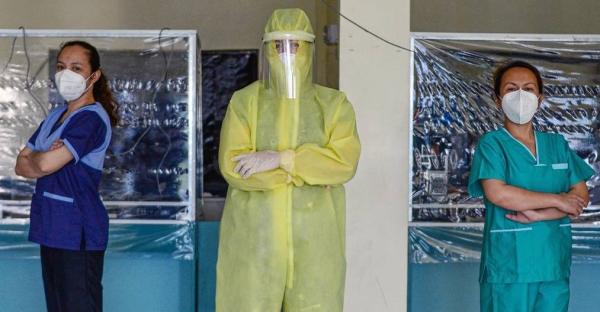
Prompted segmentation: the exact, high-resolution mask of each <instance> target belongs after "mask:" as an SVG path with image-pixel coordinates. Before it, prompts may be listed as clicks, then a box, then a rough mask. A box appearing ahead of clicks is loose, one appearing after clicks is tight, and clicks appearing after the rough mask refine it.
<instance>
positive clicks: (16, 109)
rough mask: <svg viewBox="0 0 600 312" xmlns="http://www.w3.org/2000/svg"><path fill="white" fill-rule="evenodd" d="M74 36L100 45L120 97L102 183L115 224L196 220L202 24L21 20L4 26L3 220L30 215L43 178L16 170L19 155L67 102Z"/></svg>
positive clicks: (0, 91)
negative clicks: (46, 25)
mask: <svg viewBox="0 0 600 312" xmlns="http://www.w3.org/2000/svg"><path fill="white" fill-rule="evenodd" d="M75 39H76V40H84V41H88V42H89V43H91V44H92V45H94V46H96V48H97V49H98V50H99V53H100V58H101V62H102V65H101V69H102V70H103V72H104V73H105V74H106V75H107V77H108V78H109V84H110V87H111V89H112V91H113V94H114V95H115V97H116V99H117V101H119V102H120V108H119V114H120V116H121V118H122V121H121V123H120V124H119V125H118V126H117V128H115V129H114V130H113V140H112V143H111V146H110V147H109V150H108V152H107V158H106V160H105V168H104V175H103V176H104V177H103V181H102V183H101V187H100V192H101V195H102V197H103V200H104V201H105V205H106V207H107V209H108V211H109V215H110V216H111V223H125V224H127V223H158V224H182V223H187V222H191V221H195V220H196V206H197V205H198V203H201V198H198V197H201V194H202V159H201V158H202V139H201V134H202V129H201V127H202V123H201V120H202V118H201V117H202V116H201V114H202V110H201V106H200V105H201V104H200V103H201V100H200V99H201V85H200V83H201V82H200V78H199V77H201V66H200V41H199V38H198V36H197V33H196V31H195V30H168V29H163V30H25V29H19V30H0V46H2V47H4V48H3V49H1V51H0V62H1V63H0V66H2V67H4V69H3V70H2V71H1V72H0V109H1V110H2V111H3V116H2V117H0V129H3V132H4V135H3V136H2V137H0V143H2V145H3V147H2V150H3V153H0V211H1V212H2V214H1V215H2V220H1V221H0V222H2V223H5V224H6V223H17V224H26V223H27V222H28V221H27V220H28V218H27V215H28V206H29V200H30V198H31V194H32V193H33V192H32V191H33V186H34V184H35V183H34V181H33V180H27V179H22V178H20V177H17V176H16V175H15V174H14V169H13V168H14V159H15V158H16V155H17V154H18V152H19V150H20V148H22V147H23V146H25V143H26V142H27V140H28V139H29V136H30V135H31V134H32V133H33V131H34V130H35V128H37V126H38V125H39V123H40V122H41V120H43V118H44V117H45V115H46V114H47V112H48V111H49V110H50V109H52V108H53V107H56V106H58V105H63V104H64V101H63V100H62V98H61V97H60V96H59V95H58V92H57V91H56V88H55V87H54V82H53V80H54V79H53V73H54V67H53V64H54V63H55V59H56V53H57V51H58V49H59V46H60V44H61V43H63V42H66V41H69V40H75ZM2 63H3V64H2Z"/></svg>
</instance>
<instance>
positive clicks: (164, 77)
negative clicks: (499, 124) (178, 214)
mask: <svg viewBox="0 0 600 312" xmlns="http://www.w3.org/2000/svg"><path fill="white" fill-rule="evenodd" d="M165 30H171V29H170V28H167V27H165V28H163V29H161V30H160V32H159V33H158V49H159V51H160V53H161V55H162V57H163V61H164V65H165V69H164V71H163V74H162V75H161V76H162V78H161V80H160V81H159V82H157V85H156V88H155V89H154V93H153V94H152V99H151V100H150V103H151V105H154V104H156V103H155V101H156V96H157V94H158V91H159V90H160V89H161V87H162V86H164V85H166V84H167V77H168V71H169V67H170V66H171V59H172V58H173V53H174V49H175V48H174V44H171V51H170V53H169V56H168V57H167V54H166V52H165V51H164V50H163V48H162V33H163V31H165ZM154 117H155V116H154V110H153V107H150V125H149V126H148V128H146V130H144V132H143V133H142V134H141V135H140V137H139V138H138V139H137V140H136V141H135V143H134V144H133V146H131V148H129V149H128V150H126V151H124V152H121V153H116V154H112V155H106V157H114V156H121V155H125V154H129V153H131V152H133V150H134V149H135V148H136V146H137V145H138V144H139V143H140V141H141V140H142V139H143V138H144V137H145V136H146V134H147V133H148V131H150V128H152V126H154ZM157 127H158V129H160V131H161V132H162V133H163V134H164V135H165V137H166V138H167V141H168V147H167V151H166V152H165V154H164V155H163V157H162V159H161V161H160V163H159V164H158V167H157V169H156V186H157V189H158V193H159V195H160V197H161V198H162V190H161V188H160V181H159V173H160V172H159V171H160V168H161V167H162V165H163V163H164V162H165V159H166V158H167V155H168V154H169V151H170V150H171V145H172V143H171V138H170V137H169V134H168V133H167V132H166V131H165V130H164V129H163V128H162V127H161V126H160V124H158V125H157Z"/></svg>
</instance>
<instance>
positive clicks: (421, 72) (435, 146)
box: [408, 34, 600, 263]
mask: <svg viewBox="0 0 600 312" xmlns="http://www.w3.org/2000/svg"><path fill="white" fill-rule="evenodd" d="M518 37H519V35H512V36H509V35H502V34H497V35H489V34H487V35H486V34H484V35H477V34H474V35H472V34H460V35H458V34H447V35H440V34H413V50H414V59H413V61H414V63H413V77H412V79H413V93H412V94H413V106H412V112H413V113H414V114H413V124H412V130H413V132H412V134H413V137H412V186H411V187H412V199H411V203H410V207H411V220H410V221H412V222H413V225H411V226H410V227H409V233H408V236H409V262H411V263H450V262H479V257H480V251H481V241H482V235H483V232H482V230H483V228H482V224H481V222H483V220H484V217H485V209H484V207H483V202H482V199H481V198H472V197H470V196H469V195H468V194H467V192H466V188H467V181H468V178H469V169H470V167H469V166H470V163H471V160H472V157H473V151H474V148H475V145H476V143H477V140H478V138H479V137H480V136H481V135H483V134H484V133H486V132H488V131H490V130H493V129H498V128H499V127H502V123H503V115H502V112H501V111H500V110H499V109H498V108H497V106H496V104H495V103H494V101H493V98H492V89H493V87H492V75H493V71H494V69H495V68H496V67H497V66H498V65H499V64H500V62H502V61H504V60H506V59H509V58H513V59H520V60H524V61H527V62H530V63H532V64H533V65H535V66H536V67H538V68H539V69H540V72H541V73H542V75H543V79H544V83H545V88H544V93H545V96H546V97H545V100H544V103H543V104H542V107H541V109H540V110H539V111H538V113H537V114H536V116H535V119H534V128H535V129H536V130H539V131H545V132H556V133H560V134H562V135H563V136H564V137H565V138H566V139H567V140H568V141H569V144H570V145H571V147H572V148H573V149H574V150H575V151H576V152H577V154H578V155H579V156H580V157H581V158H582V159H584V161H586V162H587V163H588V164H590V165H591V166H592V167H593V168H594V169H596V172H600V162H599V161H600V159H599V157H598V154H599V150H600V136H599V134H600V133H599V131H600V121H599V120H598V114H599V108H600V102H599V100H598V97H599V96H600V80H598V77H599V76H600V65H598V60H599V59H600V37H598V36H587V37H584V36H563V37H560V36H535V37H534V36H528V37H526V38H525V36H523V37H524V39H518ZM599 178H600V176H599V175H598V174H596V175H594V176H593V177H592V178H591V179H590V180H589V181H588V183H587V186H588V188H589V190H590V198H591V204H590V206H588V207H587V208H586V209H585V211H584V213H583V214H582V215H581V216H580V217H579V218H578V219H576V220H573V223H575V225H574V227H573V229H572V233H573V261H574V262H575V263H600V229H599V228H596V227H595V224H596V222H598V221H600V206H599V203H600V187H598V184H599ZM540 183H543V181H540ZM432 222H434V223H437V224H435V225H432V224H431V223H432ZM440 222H442V223H445V224H444V225H440V224H439V223H440ZM469 223H472V224H469Z"/></svg>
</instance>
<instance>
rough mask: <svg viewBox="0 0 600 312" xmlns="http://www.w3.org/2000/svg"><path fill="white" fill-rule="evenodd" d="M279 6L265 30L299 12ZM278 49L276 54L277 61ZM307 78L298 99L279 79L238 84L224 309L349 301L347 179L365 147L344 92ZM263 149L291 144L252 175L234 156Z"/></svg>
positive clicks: (227, 129)
mask: <svg viewBox="0 0 600 312" xmlns="http://www.w3.org/2000/svg"><path fill="white" fill-rule="evenodd" d="M280 11H281V10H280ZM297 11H300V10H297ZM300 12H301V14H300V15H301V16H300V17H302V16H304V17H305V15H304V12H302V11H300ZM277 13H278V11H275V13H274V14H273V15H275V16H276V18H278V21H279V23H274V24H275V26H272V25H273V23H271V22H270V24H268V25H267V28H266V32H269V31H281V30H285V29H278V28H281V27H282V26H281V25H284V24H285V18H284V17H285V16H292V17H293V16H294V14H295V13H296V12H289V10H285V12H279V13H280V14H279V15H277ZM290 13H291V14H290ZM282 16H283V17H282ZM271 20H273V16H272V17H271ZM305 20H306V21H308V18H306V19H305ZM308 23H309V26H310V22H308ZM288 24H289V25H292V26H291V28H293V29H292V30H294V29H298V27H299V26H298V25H299V24H298V23H296V24H294V23H288ZM300 24H302V23H300ZM302 27H304V28H303V29H301V30H305V31H306V30H307V28H306V27H305V26H302ZM310 32H312V28H310ZM308 46H309V45H305V46H304V47H301V48H300V49H299V51H298V55H297V56H296V61H298V60H299V59H300V60H304V61H305V62H312V50H311V49H308V48H307V47H308ZM267 52H268V51H267ZM272 52H273V51H271V52H268V53H270V56H269V62H271V61H272V62H273V64H277V63H276V61H278V60H277V59H276V58H277V55H276V54H275V55H273V53H272ZM301 62H302V61H300V62H298V63H301ZM309 64H310V63H309ZM296 65H298V66H299V67H298V68H302V67H303V66H304V65H305V64H304V65H302V64H296ZM305 68H306V67H305ZM299 83H300V84H302V86H300V87H299V90H301V91H300V92H299V96H298V98H295V99H284V98H278V97H277V96H276V94H277V92H273V90H272V88H273V87H274V84H270V85H269V84H267V83H265V82H264V81H258V82H255V83H254V84H251V85H250V86H248V87H246V88H244V89H242V90H239V91H237V92H236V93H235V94H234V95H233V97H232V99H231V102H230V104H229V107H228V109H227V114H226V116H225V119H224V121H223V126H222V130H221V145H220V149H219V164H220V169H221V172H222V174H223V176H224V177H225V179H226V180H227V182H228V183H229V190H228V192H227V199H226V202H225V209H224V212H223V217H222V220H221V228H220V243H219V255H218V262H217V295H216V307H217V311H235V312H241V311H256V312H269V311H273V312H279V311H280V310H281V307H282V305H283V307H284V310H285V311H291V312H293V311H327V312H335V311H342V309H343V297H344V281H345V270H346V261H345V239H346V236H345V231H346V226H345V223H346V219H345V218H346V211H345V209H346V208H345V207H346V202H345V190H344V186H343V185H342V184H343V183H345V182H347V181H348V180H350V179H351V178H352V177H353V176H354V174H355V172H356V167H357V164H358V159H359V155H360V149H361V146H360V141H359V138H358V134H357V131H356V123H355V115H354V110H353V108H352V105H351V104H350V102H348V100H347V99H346V96H345V95H344V93H342V92H339V91H336V90H333V89H329V88H325V87H321V86H318V85H314V84H312V83H311V81H310V75H304V76H303V79H302V80H301V81H299ZM263 150H272V151H280V152H281V151H286V153H284V154H285V156H284V157H282V164H281V168H286V170H284V169H281V168H279V169H275V170H271V171H267V172H263V173H257V174H253V175H252V176H250V177H249V178H248V179H243V178H242V177H241V176H240V175H239V174H237V173H234V167H235V163H234V162H232V161H231V158H232V157H234V156H236V155H238V154H242V153H249V152H256V151H263ZM290 177H291V181H290ZM286 181H290V182H286Z"/></svg>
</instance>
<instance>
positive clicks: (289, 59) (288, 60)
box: [279, 53, 296, 67]
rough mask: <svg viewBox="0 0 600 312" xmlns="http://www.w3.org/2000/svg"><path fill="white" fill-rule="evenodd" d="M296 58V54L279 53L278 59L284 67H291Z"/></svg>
mask: <svg viewBox="0 0 600 312" xmlns="http://www.w3.org/2000/svg"><path fill="white" fill-rule="evenodd" d="M295 58H296V54H294V53H279V59H280V60H281V62H283V64H285V66H288V67H289V66H291V65H292V63H293V62H294V59H295Z"/></svg>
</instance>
